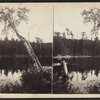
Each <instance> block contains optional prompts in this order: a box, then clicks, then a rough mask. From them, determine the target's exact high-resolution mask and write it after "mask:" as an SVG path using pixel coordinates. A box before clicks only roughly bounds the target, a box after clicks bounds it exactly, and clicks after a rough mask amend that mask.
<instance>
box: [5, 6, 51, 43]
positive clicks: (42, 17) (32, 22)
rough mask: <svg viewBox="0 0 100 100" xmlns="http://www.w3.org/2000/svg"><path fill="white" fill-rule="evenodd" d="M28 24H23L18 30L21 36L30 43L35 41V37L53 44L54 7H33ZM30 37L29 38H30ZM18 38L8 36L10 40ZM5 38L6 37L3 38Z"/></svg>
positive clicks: (11, 34)
mask: <svg viewBox="0 0 100 100" xmlns="http://www.w3.org/2000/svg"><path fill="white" fill-rule="evenodd" d="M28 9H30V12H29V14H28V17H29V21H28V24H26V23H25V22H21V24H20V25H19V27H18V28H17V29H18V31H19V33H20V35H22V36H23V37H25V38H26V39H28V40H30V41H35V37H39V38H41V39H43V42H52V40H53V7H45V6H31V7H28ZM28 35H29V36H30V37H29V36H28ZM12 36H13V38H15V39H16V38H17V37H16V35H15V34H13V33H11V32H10V34H8V38H9V39H11V38H12ZM3 37H5V36H3Z"/></svg>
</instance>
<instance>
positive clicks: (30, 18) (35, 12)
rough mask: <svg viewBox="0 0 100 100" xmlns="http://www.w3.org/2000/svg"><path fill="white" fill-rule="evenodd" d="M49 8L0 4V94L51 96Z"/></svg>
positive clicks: (51, 38) (50, 27)
mask: <svg viewBox="0 0 100 100" xmlns="http://www.w3.org/2000/svg"><path fill="white" fill-rule="evenodd" d="M52 42H53V7H51V6H48V5H47V6H46V5H45V6H43V5H42V6H39V5H38V6H35V5H32V4H21V3H20V4H11V3H10V4H6V3H5V4H2V3H1V4H0V93H37V94H42V93H44V94H48V93H49V94H51V87H52V85H51V83H52Z"/></svg>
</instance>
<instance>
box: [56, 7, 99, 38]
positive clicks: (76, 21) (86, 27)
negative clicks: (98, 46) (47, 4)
mask: <svg viewBox="0 0 100 100" xmlns="http://www.w3.org/2000/svg"><path fill="white" fill-rule="evenodd" d="M84 9H89V7H83V6H82V7H61V6H60V7H55V8H54V19H55V20H54V31H55V32H61V33H63V32H65V31H66V28H68V29H69V30H70V31H72V32H73V34H74V36H75V38H77V39H80V38H81V37H82V36H81V33H82V32H86V35H87V37H88V38H89V39H90V38H91V37H90V33H91V29H92V27H93V26H92V25H91V24H90V23H87V24H86V23H85V24H84V23H83V17H82V15H81V12H82V11H83V10H84ZM99 38H100V35H99Z"/></svg>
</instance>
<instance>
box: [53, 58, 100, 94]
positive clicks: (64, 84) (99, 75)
mask: <svg viewBox="0 0 100 100" xmlns="http://www.w3.org/2000/svg"><path fill="white" fill-rule="evenodd" d="M54 61H55V62H57V59H56V60H54ZM66 62H67V63H68V70H69V77H67V78H66V77H64V71H63V69H62V66H56V67H54V93H68V94H73V93H74V94H77V93H79V94H80V93H82V94H92V93H95V94H96V93H100V58H99V57H89V58H70V59H66ZM57 77H58V78H57Z"/></svg>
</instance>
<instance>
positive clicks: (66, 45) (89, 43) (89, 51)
mask: <svg viewBox="0 0 100 100" xmlns="http://www.w3.org/2000/svg"><path fill="white" fill-rule="evenodd" d="M72 36H73V35H72ZM58 54H61V55H70V56H71V55H72V56H83V55H84V56H100V40H98V37H96V38H95V39H94V40H89V39H86V38H85V39H84V38H81V39H73V38H72V39H68V38H66V37H65V36H60V33H59V32H58V33H55V34H54V37H53V55H54V56H57V55H58Z"/></svg>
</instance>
